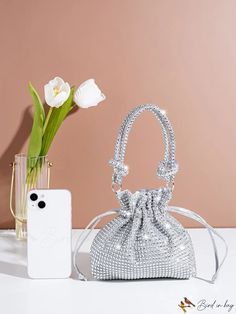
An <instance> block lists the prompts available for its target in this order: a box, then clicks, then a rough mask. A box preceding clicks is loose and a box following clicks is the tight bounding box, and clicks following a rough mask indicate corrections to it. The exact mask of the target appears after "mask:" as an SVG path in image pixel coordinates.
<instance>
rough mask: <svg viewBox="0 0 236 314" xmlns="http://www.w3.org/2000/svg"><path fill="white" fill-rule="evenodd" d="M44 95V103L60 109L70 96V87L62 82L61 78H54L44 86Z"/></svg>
mask: <svg viewBox="0 0 236 314" xmlns="http://www.w3.org/2000/svg"><path fill="white" fill-rule="evenodd" d="M44 94H45V100H46V103H47V104H48V105H49V106H50V107H56V108H58V107H60V106H62V105H63V104H64V102H65V101H66V100H67V99H68V97H69V95H70V85H69V84H68V83H67V82H64V81H63V79H62V78H60V77H55V78H54V79H53V80H51V81H49V82H48V84H46V85H44Z"/></svg>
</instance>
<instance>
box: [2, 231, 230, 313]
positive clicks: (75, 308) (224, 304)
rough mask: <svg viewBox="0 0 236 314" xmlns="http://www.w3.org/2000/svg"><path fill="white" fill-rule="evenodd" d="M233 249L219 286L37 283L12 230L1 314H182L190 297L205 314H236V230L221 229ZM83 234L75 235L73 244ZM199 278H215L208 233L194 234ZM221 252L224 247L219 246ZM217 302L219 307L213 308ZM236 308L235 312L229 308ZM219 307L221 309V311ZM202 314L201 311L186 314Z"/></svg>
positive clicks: (84, 261)
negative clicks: (183, 303)
mask: <svg viewBox="0 0 236 314" xmlns="http://www.w3.org/2000/svg"><path fill="white" fill-rule="evenodd" d="M218 231H219V232H220V234H221V235H222V236H223V237H224V238H225V240H226V241H227V243H228V246H229V253H228V258H227V259H226V262H225V264H224V265H223V267H222V270H221V272H220V274H219V277H218V279H217V281H216V283H215V284H214V285H212V284H209V283H207V282H205V281H202V280H199V279H195V278H192V279H189V280H171V279H169V280H164V279H163V280H158V279H156V280H135V281H107V282H98V281H87V282H83V281H78V280H76V278H75V274H74V273H73V274H72V277H71V278H69V279H56V280H55V279H54V280H52V279H50V280H45V279H44V280H35V279H33V280H32V279H29V278H28V276H27V265H26V242H24V241H17V240H16V239H15V236H14V233H13V231H11V230H1V231H0V313H3V314H13V313H14V314H16V313H19V314H39V313H40V314H54V313H55V314H60V313H63V314H66V313H68V314H73V313H76V314H95V313H98V314H118V313H119V314H121V313H122V314H124V313H132V314H133V313H135V314H139V313H142V314H143V313H146V314H158V313H160V314H174V313H183V311H182V309H181V308H179V307H178V304H179V303H180V301H181V300H183V298H184V297H187V298H188V299H189V300H191V301H192V302H193V303H195V304H196V305H197V304H198V302H200V301H201V300H203V299H205V300H206V304H209V307H208V308H206V309H205V310H202V313H228V312H230V313H235V312H236V288H235V287H236V272H235V267H236V229H218ZM79 232H80V230H73V244H74V243H75V241H76V239H77V237H78V234H79ZM96 232H97V231H94V232H93V234H92V235H91V238H90V241H88V242H87V243H86V244H85V245H84V247H83V248H82V252H81V254H80V255H79V256H80V257H79V258H80V264H81V267H82V269H83V271H84V272H86V273H87V274H89V254H88V251H89V245H90V243H91V240H92V238H93V237H94V235H95V233H96ZM189 232H190V235H191V237H192V240H193V244H194V248H195V254H196V260H197V270H198V275H199V276H201V277H205V278H210V277H211V275H212V274H213V272H214V256H213V249H212V245H211V242H210V239H209V235H208V233H207V231H206V230H204V229H190V230H189ZM217 243H218V245H219V247H220V248H222V250H220V251H222V253H223V247H222V245H221V243H220V242H218V241H217ZM214 301H215V302H214ZM231 304H233V305H234V306H233V307H232V308H230V305H231ZM217 305H218V307H217ZM194 311H195V312H200V311H199V310H198V309H197V307H195V308H193V307H191V308H187V313H191V312H194Z"/></svg>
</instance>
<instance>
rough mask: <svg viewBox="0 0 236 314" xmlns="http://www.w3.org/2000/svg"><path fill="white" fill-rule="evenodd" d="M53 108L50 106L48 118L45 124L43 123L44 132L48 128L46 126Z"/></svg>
mask: <svg viewBox="0 0 236 314" xmlns="http://www.w3.org/2000/svg"><path fill="white" fill-rule="evenodd" d="M52 110H53V107H50V109H49V111H48V114H47V117H46V120H45V122H44V125H43V134H44V132H45V130H46V128H47V125H48V121H49V119H50V116H51V114H52Z"/></svg>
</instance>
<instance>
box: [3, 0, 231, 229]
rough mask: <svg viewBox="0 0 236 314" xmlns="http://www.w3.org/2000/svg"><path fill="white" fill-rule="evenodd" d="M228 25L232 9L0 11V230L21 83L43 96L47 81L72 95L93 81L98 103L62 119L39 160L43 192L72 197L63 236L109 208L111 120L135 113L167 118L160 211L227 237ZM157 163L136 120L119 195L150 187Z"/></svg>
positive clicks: (54, 5)
mask: <svg viewBox="0 0 236 314" xmlns="http://www.w3.org/2000/svg"><path fill="white" fill-rule="evenodd" d="M235 16H236V2H235V1H234V0H228V1H223V0H222V1H220V0H198V1H194V0H180V1H174V0H142V1H141V0H126V1H119V0H99V1H98V0H93V1H91V0H83V1H82V0H74V1H73V0H67V1H62V0H55V1H54V0H53V1H52V0H47V1H44V0H42V1H35V0H24V1H17V0H1V1H0V39H1V41H0V42H1V50H0V54H1V58H0V69H1V71H0V80H1V81H0V95H1V100H0V104H1V114H0V136H1V141H0V227H2V228H8V227H12V226H13V219H12V217H11V216H10V214H9V208H8V194H9V184H10V169H9V167H8V164H9V162H10V161H12V159H13V156H14V154H15V153H18V152H24V151H25V150H26V141H27V138H28V135H29V130H30V127H31V123H32V121H31V119H32V118H31V109H30V106H31V99H30V96H29V93H28V90H27V82H28V81H29V80H31V81H32V83H33V84H34V85H35V87H36V88H37V89H38V90H39V93H40V95H41V96H42V97H43V85H44V84H45V83H46V82H47V81H48V80H49V79H51V78H53V77H54V76H55V75H59V76H61V77H63V78H64V79H65V80H66V81H68V82H70V84H75V85H78V84H80V83H81V82H83V81H84V80H86V79H88V78H92V77H94V78H95V79H96V81H97V83H98V84H99V86H100V87H101V88H102V90H103V91H104V93H105V94H106V96H107V100H106V101H105V102H103V103H102V104H101V105H100V106H98V107H96V108H92V109H88V110H80V111H79V112H77V113H76V114H74V115H72V116H70V117H69V118H68V120H67V121H65V122H64V124H63V126H62V128H61V129H60V130H59V133H58V134H57V137H56V139H55V141H54V143H53V146H52V148H51V150H50V159H51V160H52V161H53V162H54V167H53V171H52V186H53V187H67V188H69V189H70V190H71V191H72V193H73V205H74V206H73V226H74V227H84V226H85V225H86V224H87V223H88V221H89V220H90V219H91V218H92V217H93V216H94V215H96V214H98V213H100V212H102V211H105V210H107V209H109V208H112V207H116V206H117V202H116V199H115V196H114V195H113V193H112V192H111V188H110V184H111V168H110V167H109V166H108V160H109V159H111V158H112V156H113V150H114V144H115V139H116V136H117V132H118V128H119V125H120V123H121V121H122V119H123V118H124V117H125V115H126V114H127V113H128V111H129V110H130V109H131V108H133V107H134V106H136V105H138V104H141V103H147V102H152V103H157V104H159V105H160V107H162V108H165V109H166V110H167V112H168V115H169V118H170V119H171V121H172V124H173V126H174V130H175V133H176V138H177V159H178V161H179V164H180V172H179V174H178V176H177V179H176V189H175V193H174V198H173V201H172V204H176V205H180V206H185V207H187V208H191V209H192V210H196V211H197V212H198V213H200V214H201V215H203V216H204V217H205V218H206V219H207V220H208V221H209V222H210V223H211V224H212V225H214V226H218V227H220V226H221V227H227V226H228V227H233V226H234V227H236V210H235V205H236V201H235V194H236V193H235V178H236V176H235V175H236V167H235V160H236V159H235V158H236V145H235V143H236V124H235V120H236V19H235ZM162 153H163V145H162V143H161V133H160V127H159V125H158V124H157V122H156V120H155V119H154V118H153V117H152V116H151V114H150V113H145V114H144V115H143V117H142V118H139V120H137V123H136V125H135V127H134V129H133V131H132V133H131V136H130V141H129V145H128V152H127V160H126V163H127V164H128V165H130V176H129V177H128V178H127V179H126V181H125V187H129V188H130V189H133V190H134V189H136V188H140V187H155V186H160V185H161V181H160V180H158V179H156V177H155V169H156V165H157V163H158V162H159V160H160V159H161V157H162ZM181 221H182V222H183V223H184V225H185V226H196V224H195V223H194V222H192V221H189V220H187V219H186V220H185V219H181Z"/></svg>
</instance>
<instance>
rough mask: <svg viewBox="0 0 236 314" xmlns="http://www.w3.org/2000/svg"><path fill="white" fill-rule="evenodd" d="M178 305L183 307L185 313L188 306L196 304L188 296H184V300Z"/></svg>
mask: <svg viewBox="0 0 236 314" xmlns="http://www.w3.org/2000/svg"><path fill="white" fill-rule="evenodd" d="M178 306H179V307H180V308H181V309H182V311H183V312H184V313H187V308H191V307H195V304H193V303H192V302H191V301H190V300H189V299H188V298H186V297H184V299H183V300H182V301H180V304H178Z"/></svg>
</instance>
